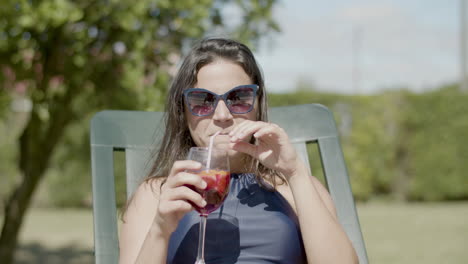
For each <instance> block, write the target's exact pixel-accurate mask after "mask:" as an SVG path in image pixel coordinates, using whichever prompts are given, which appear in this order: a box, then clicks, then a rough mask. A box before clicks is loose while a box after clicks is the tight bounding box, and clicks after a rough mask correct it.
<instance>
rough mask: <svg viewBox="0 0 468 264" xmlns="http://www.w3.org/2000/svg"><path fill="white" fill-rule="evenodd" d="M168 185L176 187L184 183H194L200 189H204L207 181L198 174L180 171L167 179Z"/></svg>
mask: <svg viewBox="0 0 468 264" xmlns="http://www.w3.org/2000/svg"><path fill="white" fill-rule="evenodd" d="M166 184H167V187H169V188H176V187H178V186H183V185H192V186H194V187H196V188H198V189H202V190H204V189H205V188H206V186H207V183H206V182H205V181H204V180H203V179H202V177H200V176H199V175H197V174H193V173H190V172H179V173H177V174H176V175H174V176H172V177H170V178H168V179H167V182H166Z"/></svg>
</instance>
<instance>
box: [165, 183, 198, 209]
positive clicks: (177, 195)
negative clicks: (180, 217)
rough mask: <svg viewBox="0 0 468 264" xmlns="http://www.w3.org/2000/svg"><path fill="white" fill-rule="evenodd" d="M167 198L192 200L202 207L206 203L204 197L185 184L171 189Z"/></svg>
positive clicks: (171, 199)
mask: <svg viewBox="0 0 468 264" xmlns="http://www.w3.org/2000/svg"><path fill="white" fill-rule="evenodd" d="M167 198H168V200H170V201H176V200H185V201H189V202H192V203H194V204H196V205H198V206H199V207H204V206H205V205H206V201H205V199H203V197H202V196H201V195H200V194H199V193H198V192H196V191H194V190H192V189H191V188H189V187H187V186H180V187H177V188H174V189H172V191H171V193H170V194H169V195H168V197H167Z"/></svg>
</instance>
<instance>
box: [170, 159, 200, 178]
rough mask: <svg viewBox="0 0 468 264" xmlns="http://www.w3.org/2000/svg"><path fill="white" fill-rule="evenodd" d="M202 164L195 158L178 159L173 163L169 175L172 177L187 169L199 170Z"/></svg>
mask: <svg viewBox="0 0 468 264" xmlns="http://www.w3.org/2000/svg"><path fill="white" fill-rule="evenodd" d="M201 167H202V165H201V163H199V162H196V161H193V160H178V161H176V162H174V164H173V165H172V168H171V171H170V172H169V175H168V177H172V176H174V175H176V174H177V173H179V172H181V171H186V170H199V169H201Z"/></svg>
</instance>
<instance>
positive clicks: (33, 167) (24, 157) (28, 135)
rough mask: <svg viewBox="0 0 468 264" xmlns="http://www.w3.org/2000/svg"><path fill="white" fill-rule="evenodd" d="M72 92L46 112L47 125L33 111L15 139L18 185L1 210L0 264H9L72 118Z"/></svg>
mask: <svg viewBox="0 0 468 264" xmlns="http://www.w3.org/2000/svg"><path fill="white" fill-rule="evenodd" d="M73 95H74V90H73V89H69V90H68V91H67V94H66V95H65V96H64V97H63V98H61V100H57V102H56V105H55V107H54V108H53V109H50V119H49V121H44V120H41V119H40V118H39V116H38V115H37V113H36V112H35V111H34V110H33V111H32V112H31V119H30V121H29V123H28V125H27V126H26V128H25V130H24V132H23V134H22V135H21V137H20V139H19V147H20V151H19V153H20V158H19V168H20V172H21V173H22V175H23V178H22V182H21V183H20V184H19V185H18V187H16V189H15V190H14V191H13V192H12V194H11V196H10V197H9V199H8V203H7V205H6V206H5V211H4V222H3V227H2V233H1V236H0V260H1V263H2V264H12V263H13V259H14V254H15V249H16V246H17V243H18V234H19V231H20V228H21V225H22V223H23V219H24V216H25V213H26V211H27V209H28V208H29V205H30V203H31V199H32V197H33V195H34V192H35V190H36V189H37V187H38V184H39V183H40V182H41V180H42V178H43V177H44V173H45V171H46V169H47V167H48V163H49V160H50V158H51V157H52V153H53V151H54V149H55V147H56V145H57V143H58V142H59V139H60V138H61V136H62V135H63V133H64V132H65V128H66V127H67V125H68V124H69V123H70V121H71V120H72V117H73V112H72V110H71V109H70V107H69V104H70V101H71V98H72V97H73Z"/></svg>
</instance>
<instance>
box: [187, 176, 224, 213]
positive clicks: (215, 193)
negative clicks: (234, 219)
mask: <svg viewBox="0 0 468 264" xmlns="http://www.w3.org/2000/svg"><path fill="white" fill-rule="evenodd" d="M197 174H198V175H200V177H202V179H203V180H204V181H205V182H206V183H207V186H206V189H205V190H199V189H195V188H193V187H191V188H192V189H194V190H195V191H196V192H198V193H199V194H201V196H202V197H203V199H205V201H206V203H207V204H206V206H205V207H203V208H201V207H198V206H197V205H195V204H192V205H193V207H195V209H196V210H197V211H198V212H199V213H200V215H205V216H206V215H208V214H209V213H211V212H213V211H214V210H216V209H218V208H219V207H220V206H221V204H222V203H223V202H224V200H225V199H226V196H227V194H228V192H229V181H230V178H231V177H230V174H229V172H228V171H222V170H208V171H206V170H204V171H201V172H199V173H197Z"/></svg>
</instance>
